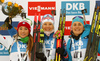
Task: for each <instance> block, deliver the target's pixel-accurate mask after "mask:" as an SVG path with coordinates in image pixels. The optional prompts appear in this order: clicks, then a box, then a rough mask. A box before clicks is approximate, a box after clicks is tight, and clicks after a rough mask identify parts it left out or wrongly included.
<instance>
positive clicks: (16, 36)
mask: <svg viewBox="0 0 100 61" xmlns="http://www.w3.org/2000/svg"><path fill="white" fill-rule="evenodd" d="M9 20H11V18H9V17H7V18H6V20H5V24H6V26H7V27H8V32H9V34H10V35H11V37H13V39H7V38H6V37H3V36H0V43H1V44H2V45H4V46H5V47H6V48H7V49H10V50H9V52H10V61H30V59H31V50H32V47H33V37H32V36H31V34H30V32H31V26H30V24H29V22H30V23H31V21H30V20H29V19H27V18H26V19H25V21H21V22H19V23H18V26H17V31H16V30H15V29H14V27H13V26H12V25H11V24H10V23H9ZM27 21H28V22H27ZM10 40H13V42H11V41H10Z"/></svg>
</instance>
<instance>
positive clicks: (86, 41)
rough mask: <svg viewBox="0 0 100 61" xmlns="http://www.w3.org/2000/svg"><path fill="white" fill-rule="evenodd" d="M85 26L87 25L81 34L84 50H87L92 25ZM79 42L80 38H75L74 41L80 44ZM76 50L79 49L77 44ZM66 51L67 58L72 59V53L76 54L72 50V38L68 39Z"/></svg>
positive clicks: (70, 60) (69, 60)
mask: <svg viewBox="0 0 100 61" xmlns="http://www.w3.org/2000/svg"><path fill="white" fill-rule="evenodd" d="M84 27H85V31H84V32H83V33H82V35H81V41H82V42H83V43H82V46H81V49H82V50H86V48H87V43H88V38H87V36H89V32H90V28H91V26H90V25H88V24H86V25H85V26H84ZM78 42H79V40H75V39H74V43H76V44H78ZM75 50H78V46H77V45H76V46H75ZM65 51H66V52H67V53H68V58H67V60H68V61H72V55H74V54H72V55H71V52H72V51H74V49H73V47H72V42H71V39H69V40H68V42H67V45H66V49H65ZM98 52H99V53H100V42H99V47H98ZM83 56H85V54H83ZM67 60H66V59H64V61H67Z"/></svg>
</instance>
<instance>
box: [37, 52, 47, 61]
mask: <svg viewBox="0 0 100 61" xmlns="http://www.w3.org/2000/svg"><path fill="white" fill-rule="evenodd" d="M36 58H38V59H41V60H42V61H46V57H45V55H44V53H38V52H36Z"/></svg>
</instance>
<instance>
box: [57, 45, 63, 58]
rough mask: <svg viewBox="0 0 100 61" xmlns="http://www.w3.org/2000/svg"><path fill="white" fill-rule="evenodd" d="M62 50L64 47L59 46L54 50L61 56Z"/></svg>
mask: <svg viewBox="0 0 100 61" xmlns="http://www.w3.org/2000/svg"><path fill="white" fill-rule="evenodd" d="M64 51H65V49H64V48H59V47H58V48H57V49H56V52H57V53H58V54H60V55H61V56H63V54H64Z"/></svg>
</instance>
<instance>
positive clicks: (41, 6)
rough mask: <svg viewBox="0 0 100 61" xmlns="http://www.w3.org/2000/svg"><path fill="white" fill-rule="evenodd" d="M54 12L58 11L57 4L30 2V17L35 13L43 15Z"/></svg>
mask: <svg viewBox="0 0 100 61" xmlns="http://www.w3.org/2000/svg"><path fill="white" fill-rule="evenodd" d="M52 10H56V3H55V2H28V15H29V16H32V15H34V14H35V13H37V14H38V13H41V15H45V14H51V11H52Z"/></svg>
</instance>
